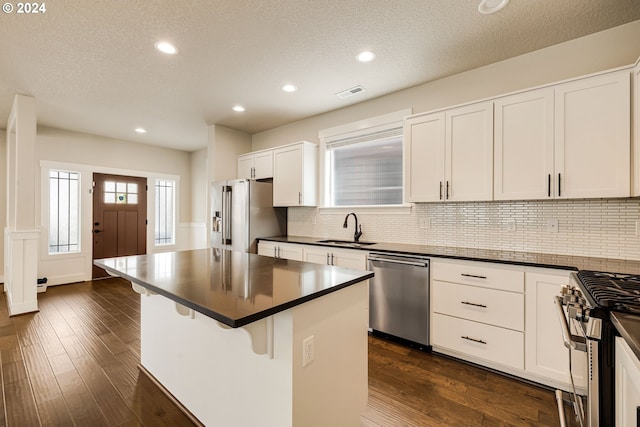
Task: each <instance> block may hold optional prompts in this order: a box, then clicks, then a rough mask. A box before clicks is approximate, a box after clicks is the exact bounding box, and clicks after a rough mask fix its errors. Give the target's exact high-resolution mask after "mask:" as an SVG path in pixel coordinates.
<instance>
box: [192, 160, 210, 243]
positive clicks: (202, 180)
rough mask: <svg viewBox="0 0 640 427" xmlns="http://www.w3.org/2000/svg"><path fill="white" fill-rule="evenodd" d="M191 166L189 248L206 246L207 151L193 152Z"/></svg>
mask: <svg viewBox="0 0 640 427" xmlns="http://www.w3.org/2000/svg"><path fill="white" fill-rule="evenodd" d="M189 160H190V165H191V212H192V215H191V233H192V234H191V247H192V248H193V249H200V248H205V247H207V246H208V243H209V242H208V240H209V239H208V233H207V218H208V215H207V199H208V197H209V194H208V192H209V190H208V189H209V185H208V179H207V149H206V148H203V149H202V150H198V151H194V152H192V153H191V154H190V157H189Z"/></svg>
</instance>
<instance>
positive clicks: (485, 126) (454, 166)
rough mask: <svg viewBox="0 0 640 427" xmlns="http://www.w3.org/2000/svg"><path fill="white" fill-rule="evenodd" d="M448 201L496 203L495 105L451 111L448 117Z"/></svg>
mask: <svg viewBox="0 0 640 427" xmlns="http://www.w3.org/2000/svg"><path fill="white" fill-rule="evenodd" d="M445 118H446V129H445V144H446V145H445V185H444V187H445V199H446V200H453V201H475V200H492V199H493V103H492V102H481V103H478V104H473V105H467V106H465V107H459V108H454V109H452V110H448V111H447V112H446V115H445Z"/></svg>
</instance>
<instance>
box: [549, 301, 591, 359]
mask: <svg viewBox="0 0 640 427" xmlns="http://www.w3.org/2000/svg"><path fill="white" fill-rule="evenodd" d="M554 300H555V303H556V308H557V309H558V320H560V326H561V329H562V341H564V346H565V347H567V348H569V349H573V350H578V351H584V352H586V351H587V341H586V339H585V338H584V337H581V336H578V335H573V334H572V333H571V331H570V330H569V322H567V316H566V315H565V314H564V309H563V308H562V297H559V296H556V297H555V298H554Z"/></svg>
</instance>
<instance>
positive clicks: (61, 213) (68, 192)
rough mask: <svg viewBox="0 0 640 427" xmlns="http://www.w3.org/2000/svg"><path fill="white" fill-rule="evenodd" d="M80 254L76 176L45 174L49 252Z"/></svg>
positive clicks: (73, 174)
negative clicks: (47, 191)
mask: <svg viewBox="0 0 640 427" xmlns="http://www.w3.org/2000/svg"><path fill="white" fill-rule="evenodd" d="M79 251H80V173H79V172H70V171H61V170H50V171H49V253H50V254H54V253H66V252H79Z"/></svg>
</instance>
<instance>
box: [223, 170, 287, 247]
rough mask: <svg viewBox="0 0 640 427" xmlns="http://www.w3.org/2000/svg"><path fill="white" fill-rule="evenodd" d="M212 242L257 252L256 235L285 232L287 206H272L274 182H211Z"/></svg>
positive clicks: (264, 235)
mask: <svg viewBox="0 0 640 427" xmlns="http://www.w3.org/2000/svg"><path fill="white" fill-rule="evenodd" d="M211 213H212V215H211V216H212V229H211V246H212V247H214V248H222V249H229V250H234V251H240V252H251V253H257V249H258V245H257V242H256V239H257V238H259V237H269V236H286V234H287V210H286V208H274V207H273V185H272V183H270V182H261V181H255V180H250V179H236V180H230V181H222V182H215V183H213V184H212V185H211Z"/></svg>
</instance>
